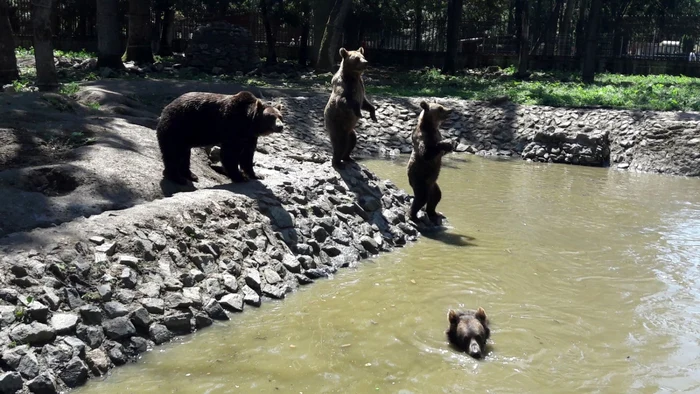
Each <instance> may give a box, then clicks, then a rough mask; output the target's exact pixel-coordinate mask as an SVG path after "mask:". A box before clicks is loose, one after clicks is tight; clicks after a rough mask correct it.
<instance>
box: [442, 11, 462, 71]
mask: <svg viewBox="0 0 700 394" xmlns="http://www.w3.org/2000/svg"><path fill="white" fill-rule="evenodd" d="M461 20H462V0H448V1H447V54H446V56H445V64H444V66H443V68H442V71H443V72H444V73H447V74H454V72H455V71H456V69H457V52H458V50H459V30H460V26H461Z"/></svg>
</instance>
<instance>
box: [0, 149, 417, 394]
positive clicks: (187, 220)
mask: <svg viewBox="0 0 700 394" xmlns="http://www.w3.org/2000/svg"><path fill="white" fill-rule="evenodd" d="M298 157H299V159H290V158H282V157H278V156H272V155H259V157H258V158H257V162H258V164H257V165H258V166H260V167H262V168H267V169H269V170H274V171H275V174H276V175H273V176H270V179H266V180H265V183H264V185H259V186H257V187H256V186H251V185H252V184H247V185H244V186H240V185H234V186H230V187H231V188H234V189H235V191H236V193H232V190H224V189H203V190H198V191H195V192H190V193H179V194H176V195H175V196H173V197H171V198H168V199H164V200H157V201H152V202H149V203H146V204H142V205H139V206H136V207H133V208H128V209H125V210H122V211H118V213H117V214H116V215H115V214H114V213H109V212H106V213H103V214H101V215H97V216H93V217H91V218H89V219H81V220H78V221H73V222H69V223H64V224H62V225H61V226H58V227H55V228H52V229H37V230H34V231H32V232H30V233H15V234H14V235H11V236H9V237H6V238H3V239H2V240H0V247H2V248H3V250H2V252H3V256H4V257H3V258H2V259H1V260H0V264H1V265H2V270H1V272H3V274H2V275H0V343H1V344H2V345H0V366H1V367H2V372H0V392H3V393H14V392H17V391H19V390H23V391H24V392H34V393H56V392H59V391H60V390H63V389H64V388H66V387H76V386H79V385H81V384H83V383H84V382H85V381H86V380H87V379H88V378H89V377H90V376H100V375H104V374H105V373H106V372H107V371H108V370H109V369H110V368H112V367H114V366H117V365H121V364H124V363H126V362H128V361H130V360H133V359H135V358H136V357H137V356H138V355H139V354H140V353H142V352H145V351H147V350H149V349H152V348H153V347H154V346H155V345H158V344H161V343H164V342H167V341H170V340H171V339H173V338H174V337H176V336H178V335H182V334H188V333H191V332H193V331H195V330H198V329H201V328H204V327H207V326H209V325H211V324H213V322H214V321H216V320H228V319H229V315H230V314H232V313H238V312H242V311H243V310H244V309H245V308H248V307H257V306H259V305H260V304H261V302H263V300H265V299H281V298H284V297H285V296H286V295H287V294H288V293H289V292H292V291H293V290H294V289H296V288H297V287H298V286H300V285H306V284H309V283H312V282H313V281H314V280H316V279H318V278H324V277H328V276H331V275H333V273H335V272H336V271H337V270H338V269H339V268H341V267H349V266H355V265H356V264H357V263H358V262H359V261H360V260H361V259H364V258H368V257H371V256H373V255H376V254H378V253H380V252H383V251H389V250H392V249H393V248H394V247H401V246H403V245H406V244H407V243H409V242H411V241H414V240H415V239H416V238H417V236H418V233H417V231H416V228H415V227H414V225H413V224H412V223H410V222H408V220H407V215H406V211H407V209H408V207H409V205H410V198H409V196H408V195H407V194H406V193H405V192H403V191H401V190H399V189H398V188H396V186H394V185H393V184H392V183H391V182H389V181H380V180H379V179H378V178H377V177H376V176H374V175H373V174H372V173H371V172H369V171H368V170H367V169H365V168H362V167H360V166H353V167H351V168H349V169H347V170H345V171H343V172H341V173H340V174H339V173H337V172H336V171H334V170H332V168H331V167H330V164H318V163H315V162H313V160H306V158H305V156H303V152H299V155H298ZM47 240H49V241H47Z"/></svg>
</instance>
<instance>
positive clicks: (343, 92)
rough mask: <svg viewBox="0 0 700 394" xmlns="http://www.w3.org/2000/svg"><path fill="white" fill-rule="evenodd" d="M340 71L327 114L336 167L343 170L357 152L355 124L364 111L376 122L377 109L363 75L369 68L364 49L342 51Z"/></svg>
mask: <svg viewBox="0 0 700 394" xmlns="http://www.w3.org/2000/svg"><path fill="white" fill-rule="evenodd" d="M340 56H341V57H342V60H341V61H340V68H339V69H338V71H337V72H336V73H335V75H333V79H332V80H331V85H332V88H333V91H332V92H331V97H330V98H329V99H328V103H327V104H326V108H325V110H324V111H323V117H324V124H325V127H326V131H327V132H328V134H329V135H330V139H331V145H332V146H333V161H332V162H333V166H334V167H336V168H339V167H341V166H342V164H341V161H353V160H352V159H351V158H350V153H352V151H353V149H355V144H356V143H357V134H356V133H355V125H357V121H358V120H359V119H360V117H362V113H361V112H360V110H365V111H369V114H370V117H371V118H372V120H373V121H375V122H376V121H377V117H376V115H375V111H376V109H375V108H374V106H373V105H372V104H370V102H369V101H367V97H365V84H364V82H363V81H362V73H363V72H364V71H365V69H366V68H367V60H365V56H364V49H362V48H360V49H358V50H357V51H348V50H346V49H345V48H340Z"/></svg>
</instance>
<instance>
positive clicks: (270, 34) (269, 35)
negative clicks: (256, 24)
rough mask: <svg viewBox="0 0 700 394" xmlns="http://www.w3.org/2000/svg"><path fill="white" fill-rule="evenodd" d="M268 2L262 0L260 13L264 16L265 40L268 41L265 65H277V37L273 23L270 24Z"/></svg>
mask: <svg viewBox="0 0 700 394" xmlns="http://www.w3.org/2000/svg"><path fill="white" fill-rule="evenodd" d="M267 1H268V0H260V13H261V14H262V19H263V26H265V40H266V41H267V60H266V61H265V63H266V64H277V51H276V50H275V46H276V45H277V37H275V31H274V30H273V29H272V23H271V22H270V12H269V9H268V4H267Z"/></svg>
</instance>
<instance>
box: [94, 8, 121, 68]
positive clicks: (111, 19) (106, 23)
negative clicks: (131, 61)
mask: <svg viewBox="0 0 700 394" xmlns="http://www.w3.org/2000/svg"><path fill="white" fill-rule="evenodd" d="M118 10H119V0H97V67H110V68H113V69H121V68H124V63H122V53H123V52H122V43H121V34H120V31H121V23H120V21H119V11H118Z"/></svg>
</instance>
